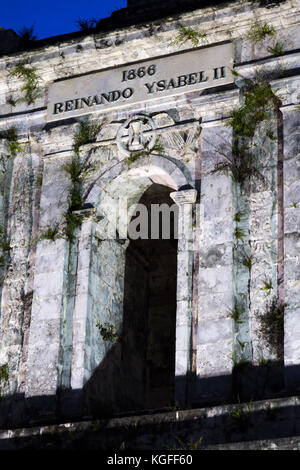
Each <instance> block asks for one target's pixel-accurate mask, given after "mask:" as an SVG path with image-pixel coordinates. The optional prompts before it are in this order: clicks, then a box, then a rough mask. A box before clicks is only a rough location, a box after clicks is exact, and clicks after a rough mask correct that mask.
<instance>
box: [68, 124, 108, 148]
mask: <svg viewBox="0 0 300 470" xmlns="http://www.w3.org/2000/svg"><path fill="white" fill-rule="evenodd" d="M103 124H104V123H103V122H101V123H98V124H93V123H91V122H90V121H89V120H88V119H84V120H82V121H80V122H79V129H78V131H77V133H76V134H75V136H74V141H73V150H74V152H75V153H76V154H78V153H79V149H80V147H81V146H82V145H85V144H90V143H93V142H96V139H97V135H98V133H99V132H100V130H101V129H102V127H103Z"/></svg>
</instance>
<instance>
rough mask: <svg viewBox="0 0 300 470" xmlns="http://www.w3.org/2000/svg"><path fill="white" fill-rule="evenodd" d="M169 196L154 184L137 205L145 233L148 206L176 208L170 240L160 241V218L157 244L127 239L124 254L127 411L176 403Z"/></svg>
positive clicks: (173, 260)
mask: <svg viewBox="0 0 300 470" xmlns="http://www.w3.org/2000/svg"><path fill="white" fill-rule="evenodd" d="M171 191H172V190H171V189H170V188H168V187H165V186H162V185H159V184H153V185H152V186H151V187H150V188H149V189H148V190H147V191H146V192H145V193H144V195H143V196H142V198H141V200H140V202H139V203H140V204H143V205H144V206H145V207H147V212H148V221H149V222H148V226H149V231H150V227H151V205H153V204H167V205H168V206H173V207H175V215H174V217H173V216H172V214H173V213H172V211H171V212H170V216H171V224H170V227H171V230H170V237H169V239H163V238H162V235H163V233H162V230H161V229H162V227H161V224H162V219H161V218H160V221H159V238H158V239H151V238H149V239H136V240H133V239H131V240H130V244H129V246H128V248H127V251H126V265H125V285H124V316H123V332H122V368H123V370H125V374H126V380H125V383H124V390H123V391H124V395H123V396H124V398H125V402H126V407H128V409H131V410H134V409H155V408H162V407H166V406H170V405H172V403H173V402H174V381H175V329H176V285H177V238H176V229H177V227H176V226H175V224H176V223H177V214H176V209H177V208H176V206H174V202H173V201H172V199H171V198H170V192H171ZM133 219H134V217H133ZM174 228H175V230H174ZM149 235H150V236H151V234H150V233H149Z"/></svg>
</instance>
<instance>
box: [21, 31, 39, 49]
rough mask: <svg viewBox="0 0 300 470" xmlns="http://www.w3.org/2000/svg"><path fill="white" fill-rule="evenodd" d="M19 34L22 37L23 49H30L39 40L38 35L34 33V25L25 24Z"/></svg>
mask: <svg viewBox="0 0 300 470" xmlns="http://www.w3.org/2000/svg"><path fill="white" fill-rule="evenodd" d="M18 35H19V37H20V38H21V47H22V49H29V48H30V47H31V46H32V45H33V44H34V43H35V41H36V40H37V36H36V34H35V33H34V26H23V28H22V29H20V30H19V31H18Z"/></svg>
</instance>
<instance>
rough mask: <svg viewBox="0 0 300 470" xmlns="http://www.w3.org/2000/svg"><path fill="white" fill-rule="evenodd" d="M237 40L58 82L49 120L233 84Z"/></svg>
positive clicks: (50, 96) (52, 89)
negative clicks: (234, 46)
mask: <svg viewBox="0 0 300 470" xmlns="http://www.w3.org/2000/svg"><path fill="white" fill-rule="evenodd" d="M232 67H233V51H232V43H229V42H227V43H223V44H218V45H215V46H210V47H204V48H200V49H196V50H193V51H188V52H182V53H177V54H172V55H169V56H164V57H158V58H155V59H150V60H147V61H141V62H138V63H135V64H131V65H124V66H121V67H116V68H113V69H107V70H103V71H99V72H93V73H89V74H87V75H83V76H78V77H74V78H69V79H65V80H60V81H57V82H53V83H52V84H51V85H50V86H49V91H48V109H47V119H48V121H56V120H58V119H66V118H69V117H72V116H79V115H83V114H88V113H91V112H93V111H106V110H108V109H111V108H119V107H123V106H128V105H131V104H135V103H140V102H147V101H149V100H155V99H162V98H164V97H168V96H173V95H179V94H183V93H187V92H190V91H196V90H201V89H203V88H209V87H215V86H219V85H225V84H229V83H232V82H233V76H232V73H231V69H232Z"/></svg>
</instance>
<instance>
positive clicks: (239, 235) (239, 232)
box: [233, 227, 245, 240]
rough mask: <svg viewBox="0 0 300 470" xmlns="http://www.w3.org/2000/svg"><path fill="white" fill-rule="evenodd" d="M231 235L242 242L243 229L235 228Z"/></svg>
mask: <svg viewBox="0 0 300 470" xmlns="http://www.w3.org/2000/svg"><path fill="white" fill-rule="evenodd" d="M233 234H234V237H235V238H236V239H237V240H242V239H243V238H244V236H245V234H244V231H243V229H241V228H240V227H235V229H234V231H233Z"/></svg>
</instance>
